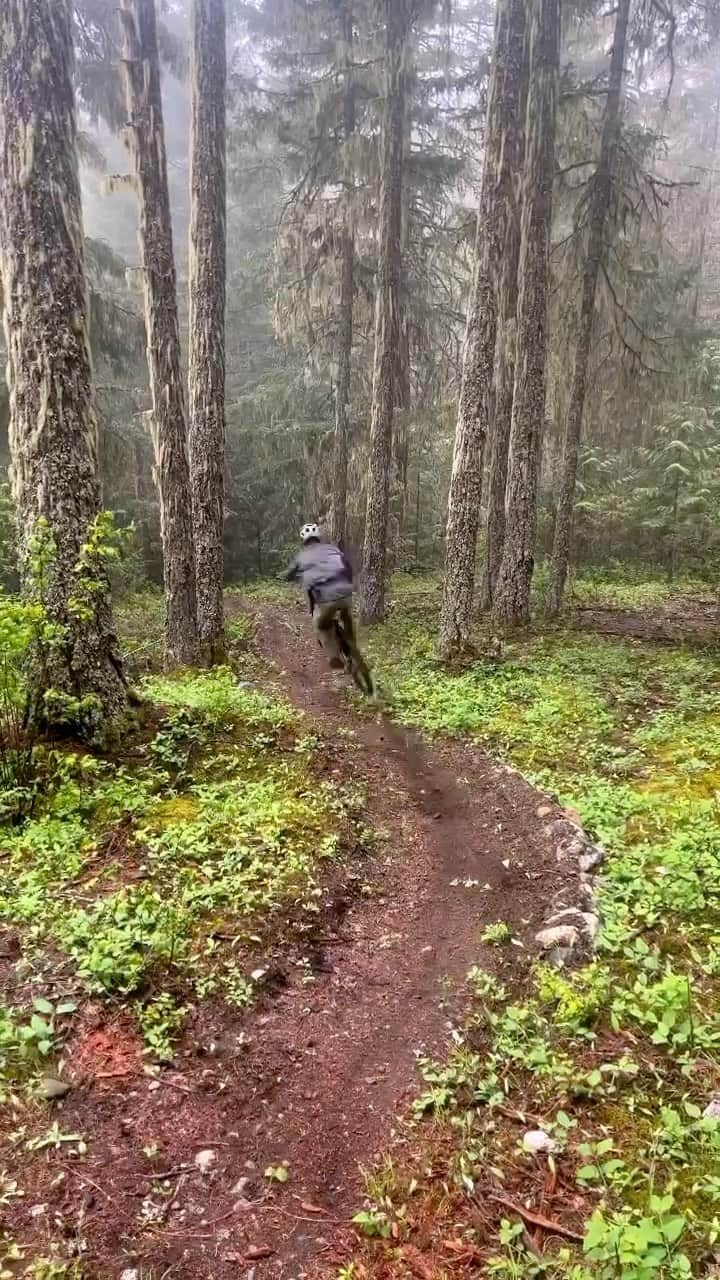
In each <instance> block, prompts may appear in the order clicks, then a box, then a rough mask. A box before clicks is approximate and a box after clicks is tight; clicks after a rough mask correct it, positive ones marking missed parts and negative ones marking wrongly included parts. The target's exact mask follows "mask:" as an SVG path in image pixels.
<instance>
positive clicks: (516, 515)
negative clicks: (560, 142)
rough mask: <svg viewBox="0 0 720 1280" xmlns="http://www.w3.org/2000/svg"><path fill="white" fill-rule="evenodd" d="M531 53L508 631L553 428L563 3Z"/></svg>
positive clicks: (539, 28) (502, 611) (544, 19)
mask: <svg viewBox="0 0 720 1280" xmlns="http://www.w3.org/2000/svg"><path fill="white" fill-rule="evenodd" d="M529 51H530V84H529V90H528V110H527V128H526V142H525V165H524V169H523V179H522V214H521V230H520V263H519V268H518V281H519V284H518V290H519V291H518V305H517V342H516V351H515V390H514V396H513V412H512V426H511V431H510V455H509V462H508V477H507V489H506V494H505V542H504V546H503V558H502V563H501V566H500V572H499V574H498V580H497V586H496V589H495V597H494V600H493V617H494V618H495V620H496V621H497V622H499V623H501V624H503V625H506V626H507V625H514V624H517V623H524V622H527V620H528V618H529V616H530V584H531V582H532V575H533V569H534V563H535V560H534V557H535V534H536V527H537V487H538V470H539V461H540V447H541V444H542V436H543V427H544V422H545V359H546V351H547V304H548V282H549V258H550V227H551V222H552V197H553V175H554V170H555V130H556V122H557V103H558V82H559V64H560V3H559V0H533V3H532V5H531V7H530V29H529Z"/></svg>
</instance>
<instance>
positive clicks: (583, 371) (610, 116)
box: [547, 0, 630, 613]
mask: <svg viewBox="0 0 720 1280" xmlns="http://www.w3.org/2000/svg"><path fill="white" fill-rule="evenodd" d="M629 16H630V0H619V3H618V7H617V11H616V17H615V33H614V37H613V44H612V52H611V55H610V76H609V82H608V94H607V98H606V100H605V115H604V119H603V127H602V135H601V138H600V155H599V157H598V163H597V168H596V170H595V173H594V175H593V179H592V186H591V189H590V200H589V216H588V238H587V252H586V256H585V266H584V270H583V281H582V292H581V297H580V314H579V316H578V326H579V327H578V340H577V347H576V348H575V370H574V373H573V382H572V390H571V392H570V404H569V406H568V413H567V418H566V420H565V436H564V440H563V458H562V470H561V476H562V479H561V482H560V493H559V496H558V504H557V513H556V516H555V535H554V539H553V550H552V562H551V565H550V581H549V583H548V594H547V608H548V611H549V612H550V613H558V612H559V610H560V609H561V608H562V602H563V596H564V594H565V580H566V578H567V571H568V564H569V561H570V537H571V533H572V519H573V508H574V505H575V485H576V482H577V468H578V451H579V448H580V436H581V432H582V420H583V412H584V409H585V394H586V390H587V376H588V365H589V362H590V342H591V340H592V331H593V321H594V319H595V295H596V293H597V282H598V277H599V275H600V269H601V267H602V265H603V263H604V261H605V258H606V245H605V230H606V226H607V220H608V214H609V211H610V200H611V196H612V181H613V167H614V161H615V154H616V151H617V144H618V139H619V136H620V117H621V101H622V80H623V69H624V66H625V47H626V44H627V30H628V20H629Z"/></svg>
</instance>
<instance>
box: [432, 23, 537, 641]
mask: <svg viewBox="0 0 720 1280" xmlns="http://www.w3.org/2000/svg"><path fill="white" fill-rule="evenodd" d="M524 30H525V5H524V3H522V0H498V4H497V8H496V14H495V45H494V56H493V67H492V74H491V78H490V92H489V98H488V114H487V130H486V141H485V165H484V170H483V181H482V190H481V194H480V208H479V211H478V220H477V234H476V243H475V263H476V265H475V273H474V278H473V285H472V292H471V296H470V302H469V309H468V316H467V323H466V329H465V344H464V349H463V370H462V383H461V390H460V403H459V407H458V419H457V427H456V431H455V449H454V454H453V467H452V476H451V480H450V493H449V498H448V519H447V535H446V544H445V585H444V590H443V603H442V610H441V615H440V654H441V656H443V657H449V656H450V655H451V654H453V653H455V652H457V651H460V650H462V649H463V648H465V647H466V645H467V643H468V640H469V634H470V626H471V622H472V608H473V594H474V589H475V557H476V550H477V537H478V530H479V527H480V499H481V488H482V467H483V452H484V446H485V437H486V434H487V428H488V408H489V398H490V393H491V387H492V381H493V364H494V357H495V341H496V333H497V319H498V294H499V291H500V290H499V275H500V274H501V272H502V269H503V268H502V264H503V263H504V257H503V253H504V248H505V245H506V241H507V238H508V229H509V224H510V223H511V222H512V220H513V218H514V216H515V214H514V208H513V206H514V200H513V180H514V178H513V166H514V164H515V163H516V160H517V156H516V136H517V133H518V129H519V124H518V120H519V115H520V100H521V94H522V80H523V49H524Z"/></svg>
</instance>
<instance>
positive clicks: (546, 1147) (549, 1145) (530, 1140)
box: [523, 1129, 558, 1155]
mask: <svg viewBox="0 0 720 1280" xmlns="http://www.w3.org/2000/svg"><path fill="white" fill-rule="evenodd" d="M523 1147H524V1149H525V1151H530V1152H532V1153H533V1155H540V1154H541V1153H542V1152H545V1151H546V1152H547V1153H548V1155H552V1153H553V1151H557V1149H558V1144H557V1142H556V1141H555V1139H554V1138H551V1137H550V1134H549V1133H546V1132H545V1130H544V1129H529V1130H528V1132H527V1133H526V1134H524V1135H523Z"/></svg>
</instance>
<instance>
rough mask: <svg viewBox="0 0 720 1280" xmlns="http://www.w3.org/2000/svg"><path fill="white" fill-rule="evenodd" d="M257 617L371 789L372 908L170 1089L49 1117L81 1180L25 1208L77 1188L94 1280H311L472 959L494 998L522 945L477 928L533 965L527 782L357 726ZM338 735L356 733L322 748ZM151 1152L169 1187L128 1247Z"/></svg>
mask: <svg viewBox="0 0 720 1280" xmlns="http://www.w3.org/2000/svg"><path fill="white" fill-rule="evenodd" d="M253 613H254V614H255V618H256V623H257V632H258V641H259V648H260V650H261V652H263V653H264V654H265V655H267V656H268V657H270V658H271V659H272V661H273V662H274V664H275V665H276V668H277V673H278V679H279V681H280V682H281V683H282V684H283V685H284V686H285V688H286V689H287V691H288V693H289V695H290V696H291V697H292V699H293V700H294V701H295V702H296V703H297V704H298V705H299V706H300V707H302V708H303V709H304V710H305V711H306V712H307V714H308V717H309V719H310V721H311V723H312V722H313V721H316V722H317V724H318V726H319V727H320V728H321V729H322V731H323V732H324V733H325V734H328V733H329V734H330V736H331V741H332V743H333V749H332V759H331V763H330V765H329V766H328V767H329V768H330V769H331V770H332V771H333V772H337V773H338V774H339V775H340V777H342V778H348V779H356V780H358V781H363V782H364V783H365V785H366V787H367V793H368V823H369V825H370V826H371V827H372V828H374V829H375V830H376V831H380V832H382V833H383V840H382V843H381V846H380V851H379V853H378V854H377V855H375V856H373V857H372V858H371V860H370V865H369V866H366V865H364V864H363V865H361V866H359V867H358V868H357V870H358V871H359V873H360V875H361V876H363V877H364V876H368V877H369V878H370V880H371V882H372V893H371V894H370V896H367V897H366V896H363V895H361V894H360V895H358V894H357V893H356V894H355V895H354V896H351V895H347V901H346V903H345V906H344V907H342V908H341V911H340V914H339V915H338V918H337V919H336V920H335V922H334V923H333V922H332V921H331V922H330V925H329V926H328V929H329V930H330V931H331V932H332V936H331V937H329V938H328V939H326V940H325V945H324V947H321V949H320V953H319V955H318V954H315V956H314V960H313V963H314V968H315V980H314V981H313V982H312V983H309V984H308V983H307V981H304V980H303V979H304V977H305V976H306V973H307V971H306V970H303V969H302V968H298V969H296V970H295V972H296V973H297V978H293V979H291V981H290V982H289V984H288V985H287V986H286V987H285V988H284V989H283V990H281V991H280V993H279V994H277V995H276V996H275V997H273V998H272V999H270V1000H269V1001H268V1002H266V1004H265V1006H264V1007H262V1008H260V1009H259V1010H257V1011H251V1012H250V1013H248V1014H247V1015H244V1016H240V1015H237V1016H235V1017H234V1019H233V1016H232V1015H231V1014H228V1011H227V1010H226V1011H224V1012H223V1014H222V1015H218V1019H219V1022H218V1026H219V1027H220V1032H219V1033H218V1034H217V1035H215V1034H214V1033H212V1029H211V1032H208V1034H203V1032H205V1031H207V1027H203V1026H202V1025H201V1024H196V1025H195V1027H194V1028H192V1034H193V1036H194V1037H195V1038H196V1039H199V1040H200V1041H201V1044H202V1045H203V1046H204V1056H202V1057H199V1058H198V1057H197V1056H190V1057H188V1058H187V1059H185V1064H184V1065H183V1068H182V1074H177V1073H176V1074H175V1075H173V1073H172V1072H165V1073H163V1074H162V1076H161V1078H160V1084H159V1085H158V1084H157V1083H155V1082H152V1081H148V1080H147V1079H144V1078H143V1077H142V1076H140V1077H139V1078H137V1079H136V1080H134V1081H133V1082H131V1085H130V1088H129V1091H128V1086H127V1082H125V1083H124V1084H122V1085H118V1087H117V1088H116V1089H115V1088H112V1087H111V1088H110V1089H108V1090H106V1091H105V1092H101V1093H99V1092H98V1091H97V1089H91V1090H90V1092H89V1094H88V1095H86V1096H85V1097H84V1098H83V1097H81V1096H75V1095H72V1096H71V1097H70V1098H69V1099H68V1100H67V1103H66V1104H63V1105H64V1108H65V1109H64V1113H63V1115H62V1117H61V1124H62V1127H63V1128H64V1129H65V1130H67V1129H68V1128H71V1129H75V1128H76V1127H77V1128H78V1131H87V1129H88V1128H91V1131H92V1135H93V1137H92V1148H91V1150H92V1153H93V1161H92V1164H87V1165H85V1166H84V1169H85V1170H86V1171H87V1173H86V1174H85V1173H83V1171H82V1170H81V1169H78V1170H77V1172H75V1171H73V1170H72V1169H68V1173H67V1180H66V1181H65V1182H63V1183H62V1184H61V1185H60V1186H59V1188H58V1187H57V1184H56V1183H52V1184H51V1182H50V1179H51V1177H52V1175H53V1172H54V1170H50V1171H49V1172H48V1175H47V1177H46V1178H44V1179H43V1180H40V1181H39V1182H38V1185H37V1186H36V1188H35V1189H34V1192H33V1194H32V1195H31V1196H30V1198H29V1199H28V1200H27V1201H26V1205H27V1206H28V1207H29V1206H30V1205H32V1204H34V1203H35V1201H42V1202H43V1203H44V1204H45V1211H47V1213H48V1214H49V1215H52V1213H53V1212H56V1211H57V1210H60V1211H61V1213H62V1214H63V1215H64V1216H65V1217H67V1215H69V1214H70V1206H69V1200H70V1197H71V1195H74V1196H75V1198H76V1199H77V1196H78V1195H79V1194H80V1192H82V1193H83V1195H84V1197H85V1199H84V1201H83V1204H84V1212H85V1225H84V1231H85V1236H86V1239H87V1241H88V1247H89V1256H90V1258H91V1260H92V1265H93V1268H94V1269H93V1270H92V1271H91V1272H90V1273H89V1274H92V1275H98V1276H101V1277H103V1280H105V1278H106V1277H112V1278H113V1280H118V1278H119V1277H121V1276H122V1275H123V1272H127V1274H128V1280H130V1278H131V1280H146V1277H152V1278H153V1280H157V1278H159V1277H160V1276H163V1277H166V1278H170V1277H172V1278H174V1280H200V1278H202V1280H230V1278H231V1277H232V1278H233V1280H237V1277H238V1276H245V1275H248V1276H250V1275H251V1274H252V1275H253V1276H254V1280H266V1278H269V1277H283V1280H291V1278H292V1280H300V1277H313V1276H317V1275H318V1274H319V1273H320V1272H321V1270H323V1268H324V1267H325V1265H326V1264H327V1263H328V1262H329V1261H330V1260H331V1258H332V1255H333V1247H334V1246H333V1236H334V1235H335V1234H336V1233H337V1231H338V1230H339V1229H341V1228H343V1227H344V1228H346V1227H347V1223H348V1219H349V1217H350V1216H351V1214H352V1212H353V1211H354V1209H355V1208H356V1207H357V1206H358V1201H359V1199H360V1198H361V1195H362V1191H361V1183H360V1176H359V1173H358V1164H363V1163H368V1162H370V1161H371V1160H372V1158H373V1156H374V1154H375V1153H376V1152H378V1151H379V1150H381V1149H382V1147H383V1146H384V1144H385V1143H386V1142H387V1141H388V1139H389V1138H390V1137H391V1135H392V1132H393V1121H394V1117H395V1116H396V1115H398V1113H399V1112H400V1111H402V1109H403V1108H404V1107H405V1106H406V1104H407V1102H408V1101H409V1098H410V1097H411V1096H412V1093H413V1091H414V1090H415V1089H416V1088H417V1073H416V1062H415V1057H416V1054H417V1052H418V1051H422V1052H425V1053H429V1054H434V1053H442V1052H443V1051H444V1049H445V1047H446V1042H447V1037H448V1029H449V1019H450V1016H451V1012H452V1005H453V995H452V992H453V987H454V988H455V989H457V988H459V987H460V985H461V984H462V982H463V980H464V977H465V974H466V973H467V970H468V968H469V967H470V966H471V965H472V964H474V963H481V964H483V965H484V966H485V967H487V968H494V969H497V968H498V967H503V966H504V977H505V979H506V980H507V978H508V977H509V978H510V980H511V981H512V980H513V975H514V973H515V972H516V971H519V972H522V970H523V968H524V965H523V964H522V963H520V961H521V957H522V956H523V955H524V954H525V953H523V952H522V951H520V950H519V949H518V948H517V947H515V946H509V947H506V948H492V947H488V946H485V945H483V944H482V943H481V941H480V935H481V932H482V929H483V927H484V925H485V924H486V923H488V922H492V921H495V920H498V919H503V920H506V921H507V922H508V923H509V924H510V926H511V928H512V933H513V937H514V938H515V939H517V940H518V941H519V942H521V943H523V944H524V946H525V948H526V949H528V950H529V949H531V948H532V945H533V944H532V938H533V934H534V932H535V931H536V930H537V928H539V926H540V924H541V923H542V920H543V913H544V912H546V911H547V904H548V902H549V901H550V899H551V898H552V896H553V895H554V894H555V893H556V892H557V890H558V889H559V888H560V887H561V884H562V874H561V872H560V870H559V868H558V865H557V862H556V859H555V856H554V851H553V848H552V846H551V844H550V842H549V841H548V839H547V837H546V836H545V834H544V831H543V828H544V825H545V824H544V823H543V821H542V820H541V819H540V818H539V817H538V815H537V807H538V804H539V803H540V799H539V797H538V795H537V793H535V792H534V791H533V790H532V789H531V788H530V787H528V786H527V785H526V784H525V783H524V782H523V781H522V779H520V778H519V777H518V776H517V775H516V774H514V773H513V772H511V771H508V770H506V769H504V768H502V767H500V766H498V765H496V764H494V763H493V762H491V761H489V760H488V759H487V758H486V757H485V756H483V755H482V754H481V753H480V752H478V751H476V750H475V749H473V748H472V747H471V746H469V745H467V744H458V745H449V746H437V747H435V746H432V747H431V746H428V745H427V744H426V743H425V742H423V740H421V739H420V738H419V737H418V736H416V735H414V734H411V733H407V732H405V731H403V730H402V729H400V728H397V727H395V726H393V725H392V724H390V723H389V722H388V721H387V720H386V719H385V718H384V717H382V716H380V715H379V714H378V715H377V716H376V717H375V718H374V719H365V718H358V717H355V716H353V714H352V711H351V710H350V709H349V706H348V700H347V689H346V683H345V679H344V677H343V676H336V675H335V674H334V673H330V672H328V671H327V670H326V668H325V664H324V661H323V658H322V655H321V654H320V652H319V651H318V650H317V648H316V646H315V643H314V641H313V639H312V637H311V635H310V632H309V625H308V620H307V618H306V616H305V614H304V613H303V611H302V610H301V609H300V608H299V607H298V609H297V610H296V611H294V610H293V609H292V608H287V607H285V608H278V607H273V606H270V605H257V606H254V607H253ZM348 728H352V729H353V730H354V736H353V737H350V736H348V735H347V733H337V730H341V729H342V730H347V729H348ZM340 891H341V892H342V886H340ZM203 1016H205V1015H203ZM222 1019H224V1021H222ZM210 1040H212V1041H213V1043H209V1041H210ZM192 1052H193V1054H195V1053H196V1052H197V1051H195V1050H193V1051H192ZM152 1141H156V1142H157V1143H158V1144H159V1148H160V1150H161V1151H162V1153H163V1158H164V1159H165V1160H166V1168H167V1169H168V1170H170V1171H171V1172H172V1173H173V1177H174V1179H175V1182H174V1185H175V1186H176V1187H177V1191H176V1194H175V1196H174V1198H173V1202H172V1204H171V1205H170V1206H169V1208H168V1210H167V1212H165V1213H164V1215H163V1216H162V1217H161V1219H160V1220H159V1221H157V1222H155V1224H154V1225H153V1226H150V1227H147V1228H146V1229H144V1230H143V1229H141V1228H139V1226H138V1214H139V1212H140V1210H141V1205H142V1201H143V1196H144V1195H147V1192H148V1188H149V1186H150V1183H149V1181H148V1172H147V1168H148V1166H147V1161H145V1163H143V1155H142V1147H143V1144H144V1143H145V1144H147V1143H149V1142H152ZM203 1149H209V1150H210V1152H211V1153H212V1159H211V1160H210V1165H209V1168H208V1170H207V1172H206V1173H205V1174H204V1175H203V1174H201V1173H200V1172H199V1171H198V1169H197V1168H196V1166H195V1155H196V1154H197V1152H198V1151H200V1150H203ZM282 1161H288V1164H289V1171H290V1177H289V1180H288V1182H287V1183H286V1184H285V1185H283V1186H278V1187H277V1188H276V1189H275V1190H271V1191H268V1184H267V1182H265V1181H264V1179H263V1171H264V1169H265V1168H266V1166H268V1165H276V1164H279V1163H280V1162H282ZM173 1166H174V1168H173ZM87 1177H89V1178H90V1183H88V1181H87ZM84 1178H85V1181H83V1179H84ZM240 1179H245V1180H246V1181H245V1182H240V1181H239V1180H240ZM63 1198H64V1199H63ZM308 1206H310V1207H308ZM318 1209H319V1210H321V1211H322V1212H318ZM49 1221H52V1217H51V1216H50V1220H49ZM266 1251H267V1252H268V1253H269V1256H267V1257H263V1256H262V1255H263V1254H264V1253H265V1252H266ZM269 1251H272V1252H271V1253H270V1252H269Z"/></svg>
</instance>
